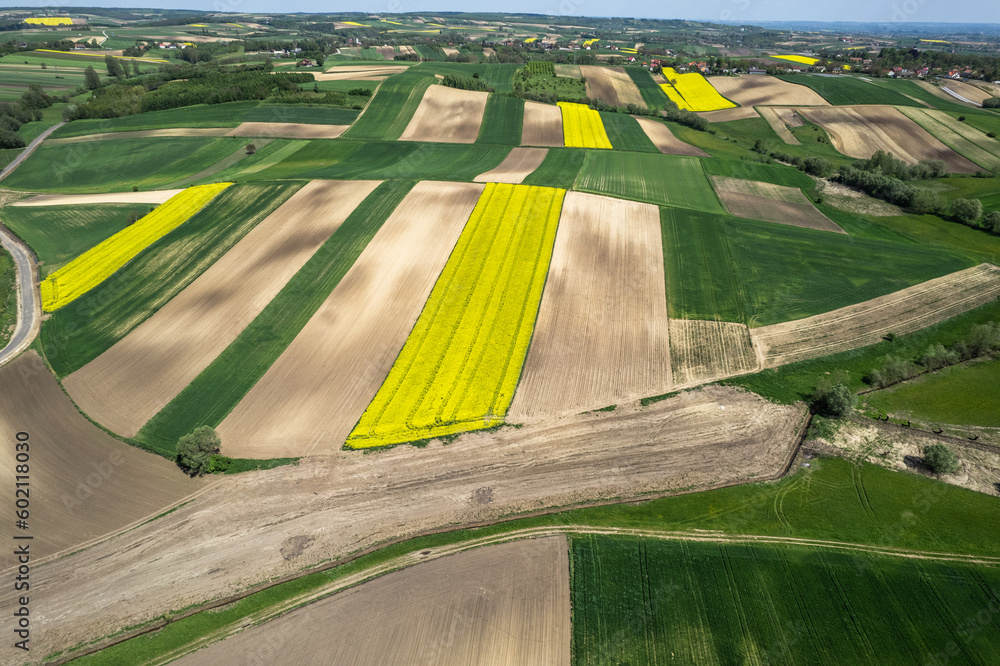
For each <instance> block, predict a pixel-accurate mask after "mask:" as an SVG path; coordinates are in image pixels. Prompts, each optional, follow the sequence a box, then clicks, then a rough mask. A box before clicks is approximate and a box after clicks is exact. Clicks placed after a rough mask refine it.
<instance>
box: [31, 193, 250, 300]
mask: <svg viewBox="0 0 1000 666" xmlns="http://www.w3.org/2000/svg"><path fill="white" fill-rule="evenodd" d="M230 185H232V183H214V184H212V185H198V186H197V187H189V188H188V189H186V190H184V191H183V192H181V193H179V194H175V195H174V196H172V197H170V199H168V200H167V201H166V203H164V204H162V205H161V206H159V207H157V208H156V209H155V210H153V212H152V213H150V214H149V215H146V216H145V217H143V218H141V219H140V220H139V221H138V222H136V223H135V224H133V225H131V226H128V227H125V228H124V229H122V230H121V231H119V232H118V233H116V234H115V235H114V236H112V237H111V238H108V239H107V240H104V241H103V242H101V243H99V244H97V245H95V246H94V247H92V248H90V249H89V250H87V251H86V252H84V253H83V254H81V255H80V256H79V257H77V258H76V259H74V260H73V261H71V262H69V263H68V264H66V265H65V266H63V267H62V268H60V269H59V270H57V271H56V272H55V273H53V274H52V275H50V276H49V277H48V278H46V279H45V281H44V282H42V284H41V294H42V308H43V309H44V310H46V311H47V312H52V311H54V310H58V309H59V308H61V307H63V306H64V305H67V304H69V303H72V302H73V301H74V300H76V299H77V298H79V297H80V296H82V295H84V294H85V293H87V292H88V291H90V290H91V289H93V288H94V287H96V286H97V285H99V284H100V283H102V282H104V281H105V280H107V279H108V278H109V277H111V275H112V274H113V273H114V272H115V271H117V270H118V269H119V268H121V267H122V266H124V265H125V264H127V263H128V262H129V261H131V260H132V258H133V257H135V256H136V255H137V254H139V253H140V252H142V251H143V250H145V249H146V248H147V247H149V246H150V245H152V244H153V243H154V242H156V241H157V240H159V239H160V238H162V237H163V236H165V235H166V234H168V233H170V232H171V231H173V230H174V229H176V228H177V227H179V226H180V225H181V224H183V223H184V222H186V221H187V220H188V219H189V218H190V217H191V216H192V215H194V214H195V213H197V212H198V211H200V210H201V209H202V208H204V207H205V205H206V204H207V203H208V202H209V201H211V200H212V199H214V198H215V197H216V196H217V195H218V194H219V193H220V192H222V191H223V190H224V189H226V188H227V187H229V186H230Z"/></svg>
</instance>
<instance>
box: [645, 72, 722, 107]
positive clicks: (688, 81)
mask: <svg viewBox="0 0 1000 666" xmlns="http://www.w3.org/2000/svg"><path fill="white" fill-rule="evenodd" d="M663 76H664V78H666V79H667V81H669V83H661V84H660V88H662V89H663V92H665V93H666V94H667V97H669V98H670V100H671V101H672V102H673V103H674V104H676V105H677V106H678V108H681V109H685V110H686V111H718V110H719V109H731V108H733V107H734V106H736V105H735V104H733V103H732V102H730V101H729V100H728V99H726V98H725V97H723V96H722V95H720V94H719V91H717V90H716V89H715V88H713V87H712V84H711V83H709V82H708V81H706V80H705V77H704V76H702V75H701V74H699V73H697V72H689V73H687V74H678V73H677V72H676V71H674V69H673V68H672V67H664V68H663Z"/></svg>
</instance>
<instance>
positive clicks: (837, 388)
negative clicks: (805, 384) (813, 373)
mask: <svg viewBox="0 0 1000 666" xmlns="http://www.w3.org/2000/svg"><path fill="white" fill-rule="evenodd" d="M846 381H847V373H844V372H839V373H836V374H835V375H833V376H830V377H823V378H822V379H820V380H819V383H818V384H817V385H816V390H815V391H813V394H812V408H813V412H814V413H816V414H819V415H820V416H829V417H833V418H840V417H844V416H847V415H848V414H850V413H851V412H852V411H854V406H855V404H856V403H857V396H856V395H854V393H853V392H852V391H851V389H849V388H847V386H846V385H845V382H846Z"/></svg>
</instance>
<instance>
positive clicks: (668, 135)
mask: <svg viewBox="0 0 1000 666" xmlns="http://www.w3.org/2000/svg"><path fill="white" fill-rule="evenodd" d="M636 122H638V123H639V127H641V128H642V131H643V132H645V133H646V136H648V137H649V140H650V141H652V142H653V145H654V146H656V147H657V148H658V149H659V150H660V152H661V153H663V154H664V155H692V156H694V157H708V156H709V155H708V153H706V152H705V151H704V150H702V149H701V148H695V147H694V146H692V145H691V144H689V143H684V142H683V141H681V140H680V139H678V138H677V137H675V136H674V135H673V133H672V132H671V131H670V128H669V127H667V126H666V125H664V124H663V123H661V122H657V121H655V120H653V119H652V118H642V117H641V116H636Z"/></svg>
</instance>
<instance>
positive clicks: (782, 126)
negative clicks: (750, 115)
mask: <svg viewBox="0 0 1000 666" xmlns="http://www.w3.org/2000/svg"><path fill="white" fill-rule="evenodd" d="M779 111H790V112H791V115H792V116H794V117H795V118H798V116H795V112H794V111H793V110H792V109H775V108H773V107H770V106H762V107H760V108H759V109H757V113H759V114H760V117H761V118H763V119H764V120H766V121H767V124H768V125H770V126H771V129H772V130H774V133H775V134H777V135H778V136H779V137H780V138H781V140H782V141H784V142H785V143H787V144H788V145H790V146H801V145H802V142H800V141H799V140H798V139H796V138H795V135H794V134H792V133H791V132H789V131H788V122H787V120H786V118H787V115H788V114H780V113H778V112H779ZM801 124H803V123H801V122H800V123H799V125H801ZM795 126H796V127H798V125H795Z"/></svg>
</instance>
